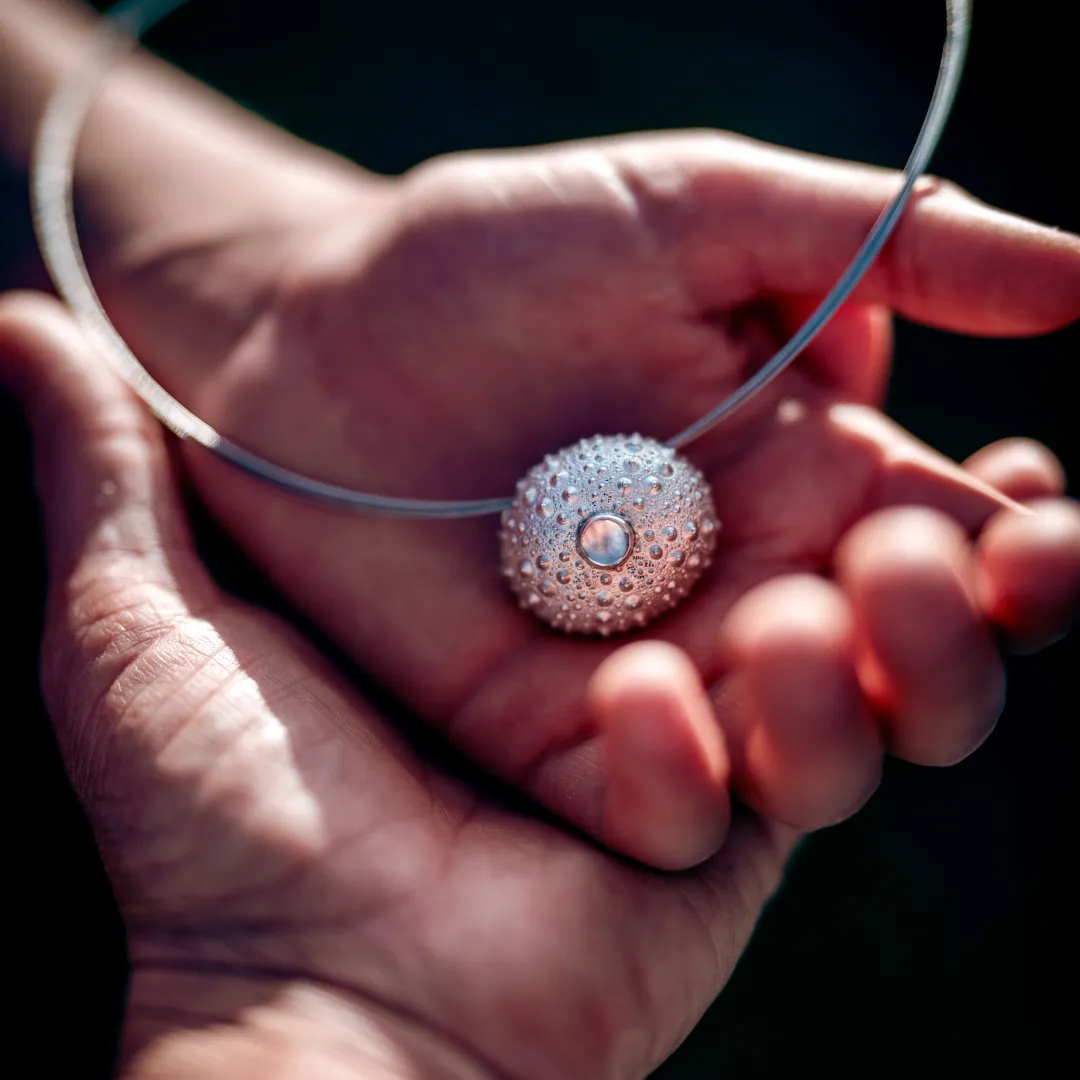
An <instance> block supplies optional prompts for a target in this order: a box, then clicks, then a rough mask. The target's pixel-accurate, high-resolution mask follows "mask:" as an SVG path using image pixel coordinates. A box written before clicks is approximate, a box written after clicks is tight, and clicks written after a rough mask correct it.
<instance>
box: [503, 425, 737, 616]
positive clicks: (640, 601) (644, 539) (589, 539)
mask: <svg viewBox="0 0 1080 1080" xmlns="http://www.w3.org/2000/svg"><path fill="white" fill-rule="evenodd" d="M556 508H561V510H559V512H556ZM717 529H718V523H717V520H716V510H715V508H714V506H713V500H712V493H711V491H710V490H709V485H708V483H707V482H706V480H705V477H704V476H703V475H702V473H701V471H700V470H699V469H697V468H695V467H694V466H693V465H692V464H691V463H690V462H689V461H687V460H686V459H685V458H683V457H680V456H679V455H678V454H676V453H675V451H674V450H672V449H671V448H670V447H666V446H664V445H663V444H662V443H659V442H656V441H655V440H654V439H647V438H643V437H642V436H641V435H607V436H605V435H595V436H593V437H592V438H588V439H582V440H581V441H580V442H577V443H575V444H574V445H573V446H568V447H566V449H564V450H560V451H559V452H558V453H557V454H548V455H547V456H546V457H545V458H544V460H543V461H542V462H540V463H539V464H537V465H535V466H534V467H533V468H532V469H530V470H529V472H528V474H527V475H526V476H524V477H523V478H522V479H521V480H520V481H519V482H518V486H517V494H516V495H515V496H514V501H513V505H512V506H511V507H510V509H509V510H506V511H504V512H503V515H502V526H501V528H500V530H499V547H500V551H501V554H502V566H503V574H504V576H505V577H506V579H507V582H508V583H509V585H510V588H511V590H512V591H513V592H514V594H515V595H516V596H517V598H518V600H519V602H520V604H521V606H522V607H523V608H524V609H525V610H526V611H530V612H532V614H534V615H536V616H537V618H540V619H543V620H544V621H545V622H547V623H550V624H551V625H552V626H553V627H555V628H556V629H559V630H563V631H565V632H567V633H577V634H603V635H607V634H613V633H621V632H625V631H627V630H635V629H637V628H639V627H642V626H645V625H646V624H647V623H649V622H651V621H652V620H653V619H655V618H656V617H657V616H658V615H661V614H663V613H664V612H666V611H669V610H670V609H671V608H673V607H675V606H676V605H677V604H678V603H679V602H680V601H681V600H682V599H683V598H684V597H685V596H687V595H688V594H689V592H690V590H691V589H692V588H693V587H694V585H695V584H696V583H697V580H698V578H700V577H701V575H702V573H703V572H704V571H705V569H706V568H707V567H708V566H709V564H710V563H711V561H712V554H713V550H714V549H715V547H716V532H717Z"/></svg>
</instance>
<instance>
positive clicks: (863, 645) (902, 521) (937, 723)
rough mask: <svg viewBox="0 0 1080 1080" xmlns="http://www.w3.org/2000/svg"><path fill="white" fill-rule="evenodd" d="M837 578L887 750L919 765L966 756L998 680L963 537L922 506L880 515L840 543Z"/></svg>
mask: <svg viewBox="0 0 1080 1080" xmlns="http://www.w3.org/2000/svg"><path fill="white" fill-rule="evenodd" d="M836 571H837V577H838V580H839V582H840V584H841V586H842V587H843V589H844V591H845V592H846V593H847V595H848V597H849V599H850V601H851V604H852V606H853V608H854V611H855V617H856V624H857V632H858V638H859V646H858V647H859V654H860V663H859V674H860V681H861V683H862V686H863V690H864V692H865V693H866V694H867V696H868V698H870V700H872V701H873V703H874V704H875V705H876V706H877V708H878V709H879V710H880V711H881V713H882V716H883V722H884V724H885V729H886V744H887V746H888V748H889V749H890V751H892V752H893V753H894V754H896V755H898V756H899V757H902V758H906V759H907V760H909V761H914V762H919V763H921V764H926V765H947V764H952V763H953V762H956V761H959V760H961V759H962V758H964V757H966V756H967V755H968V754H970V753H971V751H972V750H974V749H975V748H976V747H977V746H978V745H979V744H980V743H981V742H982V741H983V740H984V739H985V738H986V736H987V735H988V734H989V733H990V731H991V730H992V729H993V727H994V724H995V723H996V721H997V718H998V715H999V714H1000V711H1001V706H1002V702H1003V696H1004V689H1005V676H1004V671H1003V668H1002V664H1001V659H1000V657H999V656H998V653H997V650H996V648H995V647H994V643H993V641H992V640H991V638H990V635H989V633H988V631H987V628H986V626H985V624H984V622H983V617H982V613H981V611H980V610H979V608H978V605H977V603H976V602H975V599H974V580H973V579H974V565H973V556H972V552H971V547H970V544H969V541H968V539H967V537H966V536H965V535H964V533H963V531H962V530H961V529H960V528H959V527H958V526H957V525H956V523H955V522H953V521H950V520H949V519H948V518H946V517H945V516H943V515H942V514H939V513H935V512H933V511H931V510H927V509H925V508H923V507H898V508H894V509H891V510H886V511H881V512H879V513H877V514H874V515H872V516H871V517H868V518H866V519H864V520H863V521H861V522H860V523H859V524H857V525H856V526H855V527H854V528H852V529H851V530H850V531H849V532H848V534H847V535H846V536H845V537H844V539H843V540H842V542H841V544H840V547H839V549H838V552H837V559H836Z"/></svg>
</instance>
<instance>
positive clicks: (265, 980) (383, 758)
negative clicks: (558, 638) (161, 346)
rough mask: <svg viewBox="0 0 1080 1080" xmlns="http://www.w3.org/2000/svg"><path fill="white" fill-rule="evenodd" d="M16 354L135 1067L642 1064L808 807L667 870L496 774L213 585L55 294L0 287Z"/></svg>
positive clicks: (665, 1042)
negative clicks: (557, 817)
mask: <svg viewBox="0 0 1080 1080" xmlns="http://www.w3.org/2000/svg"><path fill="white" fill-rule="evenodd" d="M0 376H2V377H3V379H4V381H5V382H8V381H10V382H12V383H13V384H14V385H15V386H16V388H17V391H18V394H19V397H20V398H21V400H22V402H23V404H24V406H25V408H26V409H27V411H28V413H29V416H30V420H31V426H32V430H33V436H34V457H35V466H36V473H37V483H38V489H39V492H40V497H41V500H42V504H43V510H44V519H45V536H46V546H47V555H48V571H49V581H50V592H49V598H48V615H47V626H46V632H45V642H44V646H43V653H42V681H43V688H44V691H45V696H46V699H47V702H48V706H49V711H50V713H51V715H52V718H53V720H54V723H55V725H56V731H57V735H58V739H59V742H60V746H61V750H62V752H63V755H64V759H65V762H66V765H67V768H68V771H69V775H70V776H71V779H72V781H73V783H74V785H75V788H76V790H77V792H78V794H79V797H80V799H81V800H82V802H83V805H84V806H85V808H86V811H87V814H88V816H89V819H90V822H91V824H92V826H93V829H94V832H95V835H96V838H97V841H98V843H99V845H100V847H101V851H102V855H103V858H104V861H105V865H106V868H107V870H108V872H109V875H110V878H111V881H112V883H113V887H114V890H115V894H116V897H117V900H118V902H119V905H120V909H121V912H122V914H123V917H124V921H125V924H126V928H127V932H128V953H129V956H130V960H131V967H132V971H131V982H130V987H129V994H128V1002H127V1016H126V1022H125V1028H124V1038H123V1046H122V1052H121V1058H122V1075H123V1076H124V1077H125V1078H126V1080H135V1078H140V1080H148V1078H151V1077H152V1078H160V1077H163V1076H170V1077H173V1076H175V1077H181V1076H182V1077H188V1076H198V1077H200V1078H201V1080H217V1078H218V1077H222V1078H225V1077H227V1078H228V1080H238V1078H246V1077H257V1078H259V1080H279V1078H281V1080H285V1078H294V1077H305V1078H307V1077H320V1078H326V1080H336V1078H338V1077H341V1078H344V1077H347V1076H348V1077H357V1076H363V1077H364V1078H365V1080H381V1078H384V1077H385V1078H387V1080H390V1078H399V1077H400V1078H404V1077H406V1076H407V1077H409V1078H419V1077H423V1078H433V1080H434V1078H440V1080H442V1078H451V1077H453V1078H457V1080H463V1078H469V1080H476V1078H479V1077H501V1076H515V1077H521V1078H523V1080H526V1078H544V1080H546V1078H549V1077H559V1078H561V1080H574V1078H581V1080H594V1078H596V1077H612V1078H627V1080H629V1078H632V1077H639V1076H642V1075H644V1074H645V1073H646V1072H647V1071H649V1070H650V1069H651V1068H652V1067H653V1066H655V1065H656V1064H658V1063H659V1062H660V1061H661V1060H662V1059H663V1058H664V1057H666V1056H667V1054H668V1053H669V1052H670V1051H671V1050H672V1049H673V1048H674V1046H675V1045H676V1044H677V1043H678V1042H679V1041H680V1040H681V1038H682V1037H683V1036H684V1035H685V1034H686V1033H687V1031H688V1030H689V1028H690V1027H691V1025H692V1024H693V1023H694V1022H695V1021H696V1019H697V1018H698V1016H699V1015H700V1014H701V1012H702V1011H703V1010H704V1008H705V1007H706V1005H707V1004H708V1003H709V1002H710V1000H711V999H712V997H713V996H714V995H715V993H716V992H717V991H718V989H719V988H720V986H721V985H722V983H723V982H724V981H725V980H726V979H727V977H728V975H729V974H730V972H731V970H732V967H733V966H734V964H735V961H736V959H737V958H738V955H739V953H740V951H741V949H742V947H743V946H744V944H745V942H746V940H747V938H748V936H749V934H750V931H751V929H752V927H753V924H754V921H755V919H756V917H757V915H758V913H759V912H760V909H761V906H762V904H763V902H764V900H765V899H766V897H767V895H768V893H769V892H770V891H771V890H772V888H773V887H774V886H775V884H776V883H777V880H778V876H779V872H780V868H781V866H782V863H783V860H784V857H785V855H786V853H787V851H788V850H789V848H790V846H791V843H792V840H793V835H792V833H791V831H790V830H785V829H783V828H782V827H779V826H772V825H769V824H767V823H765V822H763V821H760V820H756V819H753V818H751V817H747V818H746V819H745V820H743V821H740V822H739V823H738V824H737V825H736V826H735V827H734V828H733V829H732V832H731V834H730V835H729V837H728V840H727V843H726V844H725V847H724V851H723V853H722V855H720V856H718V857H717V858H715V859H713V860H711V861H710V862H709V863H707V864H705V865H703V866H701V867H700V868H699V869H698V870H697V871H695V872H693V873H686V874H679V875H659V874H655V873H653V872H650V871H648V870H645V869H643V868H640V867H637V866H634V865H632V864H629V863H627V862H624V861H621V860H618V859H616V858H614V857H612V856H610V855H608V854H606V853H604V852H603V851H602V850H600V849H598V848H597V847H595V846H594V845H593V844H591V843H590V842H588V841H587V840H585V839H583V838H581V837H578V836H574V835H571V834H569V833H567V832H565V831H564V830H562V829H561V828H559V827H558V826H556V825H552V824H548V823H545V822H542V821H540V820H538V819H537V818H536V817H535V816H534V815H519V814H517V813H515V812H513V811H512V810H510V809H508V808H507V807H506V806H504V805H501V804H500V803H498V802H496V801H494V800H492V799H488V798H485V797H482V796H481V795H479V794H478V793H476V792H475V791H472V790H470V789H469V788H468V787H467V786H466V785H465V784H464V783H462V782H461V781H460V780H457V779H454V778H453V777H451V776H449V775H447V774H445V773H443V772H441V771H440V770H438V769H436V768H434V767H432V766H431V765H430V763H428V762H425V761H423V760H421V759H420V758H418V757H417V756H416V755H415V754H414V753H413V752H412V751H411V750H409V749H408V748H407V747H406V746H405V745H403V743H402V741H401V740H400V738H399V737H398V736H397V734H396V733H395V732H394V730H393V728H392V726H391V724H389V723H388V722H387V721H386V720H385V719H384V718H383V717H381V716H380V715H379V714H378V713H377V711H376V710H375V709H374V708H373V707H372V705H371V704H370V703H369V702H368V701H365V700H364V699H363V698H362V697H361V696H360V695H359V694H358V693H357V692H356V690H355V688H353V687H352V686H350V685H348V684H347V683H346V682H344V681H343V679H342V678H341V677H340V675H338V674H337V673H336V672H334V671H332V670H331V669H330V667H329V666H328V664H327V663H326V662H325V660H324V659H323V658H322V657H320V656H319V655H317V654H316V653H315V651H314V650H313V649H312V648H311V647H310V646H309V645H308V644H307V643H306V642H305V641H304V640H302V639H301V638H300V637H299V636H298V635H297V634H296V633H295V632H294V631H292V630H291V629H290V628H288V627H287V626H285V625H283V624H282V623H281V622H280V621H278V620H277V619H275V618H274V617H272V616H270V615H268V614H266V613H265V612H261V611H258V610H255V609H253V608H251V607H248V606H245V605H243V604H241V603H239V602H236V601H234V600H231V599H229V598H228V597H227V596H225V595H223V594H222V593H221V592H220V591H219V590H218V588H217V587H216V586H215V584H214V583H213V581H212V580H211V579H210V577H209V575H208V574H207V572H206V570H205V569H204V567H203V566H202V565H201V564H200V562H199V559H198V558H197V556H196V554H195V552H194V550H193V549H192V546H191V539H190V536H189V533H188V528H187V522H186V521H185V518H184V514H183V511H182V508H181V506H180V505H179V501H178V496H177V491H176V487H175V484H174V479H173V476H172V475H171V469H170V463H169V460H168V455H167V452H166V447H165V442H164V437H163V434H162V432H161V431H160V429H159V428H158V427H157V425H156V424H155V423H153V422H152V421H151V420H150V418H149V417H148V416H147V414H146V412H145V410H144V409H143V408H142V407H141V405H140V404H139V403H138V402H136V401H135V400H134V399H133V398H132V396H131V394H130V393H129V392H128V391H127V390H126V388H125V387H123V386H122V385H120V384H119V383H118V381H117V379H116V378H115V376H114V375H112V373H111V372H110V371H109V370H108V369H107V368H105V367H103V366H102V364H101V362H100V360H98V359H97V358H96V357H95V356H94V355H93V353H92V352H91V350H90V349H89V348H88V347H87V345H86V344H85V343H84V341H83V340H82V339H81V338H80V336H79V334H78V333H77V331H76V330H75V329H74V327H73V326H72V324H71V322H70V320H69V319H68V317H67V316H66V315H65V314H64V313H63V311H62V309H61V308H60V307H59V305H58V304H56V303H55V302H54V301H51V300H47V299H44V298H40V297H15V296H11V297H8V298H6V299H5V300H4V301H2V302H0ZM652 648H653V649H660V647H659V646H652ZM676 958H677V959H676Z"/></svg>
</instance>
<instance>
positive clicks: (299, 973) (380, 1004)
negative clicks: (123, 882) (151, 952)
mask: <svg viewBox="0 0 1080 1080" xmlns="http://www.w3.org/2000/svg"><path fill="white" fill-rule="evenodd" d="M139 966H140V967H141V968H142V969H143V970H147V971H157V972H172V973H178V974H199V975H217V976H225V977H239V978H244V979H251V980H252V981H269V982H271V983H276V984H281V983H285V984H288V983H301V984H306V983H310V984H313V985H315V986H317V987H322V988H323V989H325V990H327V991H328V992H330V993H332V994H335V995H339V996H342V997H344V998H345V1000H346V1001H351V1002H353V1003H354V1004H356V1005H358V1006H359V1007H360V1008H361V1011H363V1007H364V1006H372V1005H373V1006H374V1007H375V1008H376V1009H380V1010H382V1011H384V1012H386V1013H388V1014H390V1015H392V1016H394V1017H396V1018H397V1019H399V1020H401V1021H403V1022H405V1023H406V1024H408V1025H409V1026H411V1027H415V1028H418V1029H419V1030H420V1031H422V1032H426V1033H427V1034H429V1035H433V1036H435V1037H436V1038H438V1039H440V1040H441V1041H442V1042H444V1043H445V1044H446V1045H447V1046H449V1047H451V1048H453V1049H454V1050H456V1051H457V1052H458V1053H460V1054H462V1055H463V1056H464V1057H465V1058H466V1059H467V1060H469V1061H472V1062H475V1063H476V1064H478V1065H479V1066H480V1067H481V1068H483V1070H484V1072H485V1073H486V1074H487V1075H488V1076H490V1077H492V1078H494V1080H535V1078H530V1077H529V1076H528V1075H527V1074H524V1073H516V1072H507V1071H505V1070H504V1069H503V1068H502V1067H501V1066H500V1065H499V1064H497V1063H496V1062H495V1061H493V1060H491V1059H489V1058H488V1057H487V1056H486V1055H485V1054H483V1053H481V1052H480V1051H479V1049H477V1048H476V1047H474V1046H473V1045H472V1044H471V1043H470V1042H469V1041H468V1040H466V1039H463V1038H461V1037H460V1036H458V1035H457V1034H456V1033H454V1032H453V1031H450V1030H448V1029H446V1028H443V1027H442V1026H441V1025H439V1024H436V1023H434V1022H432V1021H431V1019H430V1018H428V1017H425V1016H423V1015H422V1014H420V1013H418V1012H416V1011H415V1010H413V1009H412V1008H410V1007H409V1006H408V1005H406V1004H405V1003H404V1002H399V1001H396V1000H394V999H392V998H387V997H384V996H383V995H380V994H378V993H376V992H374V991H372V990H370V989H369V988H366V987H361V986H356V985H353V984H351V983H347V982H338V981H337V980H335V979H332V978H328V977H326V976H322V975H318V974H314V973H311V972H307V971H304V970H303V969H293V968H289V967H278V966H274V965H266V966H260V965H251V964H249V965H239V966H235V967H234V966H230V965H222V964H216V963H212V962H206V961H160V960H159V961H151V962H143V963H142V964H140V965H139Z"/></svg>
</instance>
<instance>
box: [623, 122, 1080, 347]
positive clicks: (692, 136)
mask: <svg viewBox="0 0 1080 1080" xmlns="http://www.w3.org/2000/svg"><path fill="white" fill-rule="evenodd" d="M616 157H617V158H621V161H622V163H623V167H624V169H625V170H626V171H627V172H628V173H629V175H630V177H631V179H630V180H629V181H628V183H629V185H630V186H631V188H632V190H634V191H635V193H638V197H639V199H641V200H642V201H644V202H645V203H646V205H647V207H648V212H649V220H650V221H652V222H656V223H657V224H658V226H659V229H660V231H661V234H662V235H663V236H664V238H665V239H666V240H667V242H668V243H669V244H670V245H671V247H672V249H673V250H674V251H675V252H676V256H677V258H678V259H679V261H680V263H681V266H682V271H683V275H684V278H685V280H686V281H687V283H688V284H689V286H690V288H691V290H692V291H693V293H694V295H695V297H696V299H697V300H698V302H699V303H700V305H701V306H702V307H705V308H715V307H719V306H727V305H730V304H733V303H739V302H743V301H746V300H749V299H751V298H752V296H761V295H768V294H782V295H790V294H798V295H803V296H814V297H817V296H823V295H825V293H826V292H827V291H828V290H829V289H830V288H832V286H833V285H834V284H835V283H836V281H837V279H838V278H839V277H840V275H841V273H843V271H844V269H845V268H846V266H847V265H848V263H849V262H850V261H851V259H852V257H853V256H854V254H855V252H856V250H857V249H858V247H859V245H860V244H861V243H862V242H863V240H864V239H865V238H866V236H867V234H868V233H869V231H870V229H871V227H872V226H873V224H874V222H875V220H876V219H877V217H878V215H879V213H880V212H881V210H882V208H883V207H884V206H885V205H886V203H888V202H889V200H890V199H891V198H892V197H893V196H894V195H895V194H896V192H897V191H898V190H899V187H900V182H901V181H900V174H899V173H897V172H895V171H893V170H888V169H879V168H873V167H870V166H867V165H857V164H852V163H851V162H846V161H838V160H834V159H830V158H824V157H818V156H814V155H810V154H803V153H799V152H796V151H793V150H786V149H781V148H779V147H774V146H769V145H767V144H764V143H759V142H756V141H753V140H751V139H745V138H741V137H737V136H732V135H726V134H715V133H714V134H708V133H681V134H675V135H672V134H658V135H656V136H654V137H652V138H646V139H641V140H636V141H635V142H634V143H633V144H628V145H625V146H623V147H622V148H620V149H618V150H617V151H616ZM733 265H734V266H737V267H738V273H737V274H734V275H733V273H732V266H733ZM748 266H749V268H750V270H751V272H750V273H747V267H748ZM855 299H856V300H858V301H860V302H862V303H872V304H884V305H885V306H887V307H890V308H892V309H894V310H895V311H897V312H899V313H901V314H903V315H905V316H907V317H909V318H912V319H916V320H918V321H920V322H924V323H928V324H930V325H933V326H940V327H943V328H946V329H950V330H956V331H961V332H964V333H977V334H1002V335H1008V334H1033V333H1040V332H1044V331H1048V330H1052V329H1055V328H1057V327H1060V326H1063V325H1065V324H1066V323H1068V322H1071V321H1072V320H1074V319H1076V318H1078V317H1080V238H1078V237H1075V236H1072V235H1070V234H1068V233H1064V232H1060V231H1058V230H1055V229H1051V228H1047V227H1045V226H1042V225H1037V224H1035V223H1033V222H1031V221H1027V220H1025V219H1023V218H1020V217H1016V216H1014V215H1011V214H1006V213H1003V212H1001V211H999V210H995V209H992V208H991V207H989V206H987V205H986V204H984V203H981V202H979V201H978V200H976V199H974V198H972V197H971V196H970V195H968V194H967V193H966V192H963V191H961V190H960V189H959V188H957V187H955V186H954V185H952V184H948V183H943V182H941V181H939V180H936V179H934V178H924V179H923V180H921V181H920V182H919V183H918V185H917V187H916V194H915V196H914V197H913V199H912V201H911V203H910V204H909V206H908V208H907V210H906V211H905V213H904V215H903V217H902V219H901V221H900V223H899V225H898V226H897V228H896V231H895V232H894V233H893V235H892V237H891V239H890V241H889V243H888V245H887V246H886V248H885V249H884V250H883V251H882V253H881V254H880V256H879V257H878V259H877V261H876V262H875V264H874V266H873V267H872V268H871V269H870V271H869V273H868V274H867V276H866V278H865V280H864V282H863V284H862V285H861V286H860V287H859V288H858V290H857V291H856V293H855Z"/></svg>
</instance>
